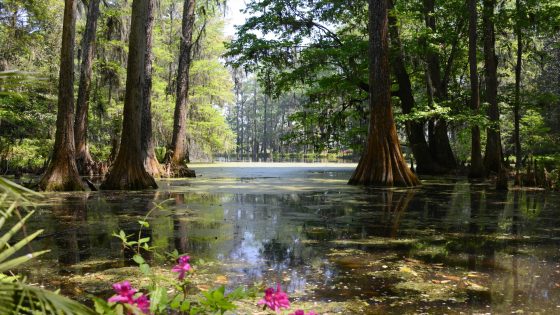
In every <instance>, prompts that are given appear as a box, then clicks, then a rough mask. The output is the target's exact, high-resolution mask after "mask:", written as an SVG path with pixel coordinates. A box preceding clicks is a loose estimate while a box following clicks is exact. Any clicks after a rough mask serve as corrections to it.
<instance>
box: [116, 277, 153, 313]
mask: <svg viewBox="0 0 560 315" xmlns="http://www.w3.org/2000/svg"><path fill="white" fill-rule="evenodd" d="M113 290H115V292H117V295H115V296H112V297H111V298H109V300H108V301H109V303H123V304H129V305H134V306H136V307H137V308H138V309H139V310H140V311H142V313H144V314H149V313H150V300H149V299H148V297H147V296H145V295H144V294H141V295H140V296H138V297H137V298H134V294H136V292H138V291H137V290H136V289H134V288H133V287H131V286H130V282H128V281H123V282H119V283H115V284H113ZM128 314H132V313H131V312H128Z"/></svg>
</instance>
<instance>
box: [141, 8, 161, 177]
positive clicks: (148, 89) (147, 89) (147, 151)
mask: <svg viewBox="0 0 560 315" xmlns="http://www.w3.org/2000/svg"><path fill="white" fill-rule="evenodd" d="M150 11H151V12H153V9H151V10H150ZM153 24H154V16H153V13H152V14H150V15H149V16H148V20H147V21H146V28H147V31H146V50H145V60H146V63H145V64H144V86H143V90H144V91H143V93H144V97H143V106H142V132H141V146H142V160H143V163H144V168H145V169H146V172H148V174H150V175H151V176H152V177H158V178H159V177H161V175H162V174H163V169H162V167H161V165H160V164H159V161H158V160H157V158H156V152H155V148H154V138H153V135H152V28H153Z"/></svg>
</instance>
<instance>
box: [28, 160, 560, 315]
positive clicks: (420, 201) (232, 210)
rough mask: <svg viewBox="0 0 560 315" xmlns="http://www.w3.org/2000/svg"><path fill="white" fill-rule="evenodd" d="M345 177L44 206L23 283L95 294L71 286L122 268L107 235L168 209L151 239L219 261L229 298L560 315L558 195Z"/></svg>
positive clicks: (303, 169)
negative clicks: (266, 289)
mask: <svg viewBox="0 0 560 315" xmlns="http://www.w3.org/2000/svg"><path fill="white" fill-rule="evenodd" d="M353 167H354V165H349V164H346V165H344V164H336V165H334V164H274V165H272V164H244V163H224V164H214V165H194V166H193V168H194V169H196V171H197V174H198V176H199V177H197V178H194V179H177V180H164V181H160V182H159V186H160V188H159V189H158V190H157V191H144V192H89V193H65V194H48V195H47V197H46V198H45V200H43V201H42V204H40V205H39V206H37V209H38V211H37V214H36V215H35V216H34V218H33V220H32V222H31V223H30V225H29V226H28V229H29V230H34V229H37V228H44V229H45V232H44V234H43V235H42V237H41V239H40V240H39V241H37V242H35V243H34V245H33V247H34V249H35V250H37V249H42V248H49V249H51V250H52V252H51V253H49V254H48V255H46V256H44V257H43V258H42V260H41V263H38V264H35V265H31V268H29V269H27V270H26V271H25V272H26V273H27V274H28V275H29V280H30V281H31V282H34V283H38V284H44V285H46V286H48V287H51V288H52V287H59V288H61V289H62V291H63V292H65V293H66V294H71V295H80V294H86V293H94V294H96V293H98V292H88V291H87V289H85V288H80V284H76V283H72V281H71V279H72V277H76V276H80V275H90V274H93V275H95V274H96V273H100V272H103V271H104V270H107V269H110V268H117V267H122V266H125V265H127V263H126V262H127V261H128V260H129V258H130V254H128V253H127V252H123V250H122V246H121V243H120V241H119V240H118V239H117V238H115V237H112V236H111V234H112V233H113V232H116V231H119V230H121V229H122V230H124V231H126V232H127V233H137V232H138V223H137V221H138V220H139V219H141V218H142V217H143V216H144V215H145V214H146V212H147V211H148V210H149V209H151V208H152V207H153V204H154V203H161V202H163V201H165V200H168V199H170V200H168V201H167V202H165V205H166V210H161V211H160V210H158V211H155V212H154V213H153V215H152V216H151V218H150V219H149V221H150V228H149V229H147V230H146V231H145V235H147V236H150V237H151V239H152V242H153V245H155V246H157V248H158V250H157V251H158V252H160V253H163V252H166V251H172V250H173V249H177V250H178V251H179V252H181V253H188V254H189V255H191V256H192V257H196V258H202V259H205V260H206V261H212V262H216V264H214V265H213V266H214V267H213V268H212V271H211V272H213V273H215V274H216V275H226V276H227V285H228V287H230V288H231V287H235V286H237V285H240V284H248V285H250V284H253V283H256V282H264V283H265V284H268V285H273V284H275V283H281V284H282V285H283V286H284V287H285V288H286V290H287V291H288V292H289V293H290V294H293V295H299V296H300V299H301V300H303V301H313V300H314V301H319V302H333V303H334V302H349V305H350V304H353V305H355V304H358V305H360V306H359V307H360V308H359V309H361V310H362V312H363V313H369V314H387V313H395V314H402V313H422V312H426V313H461V312H464V313H470V312H474V313H511V312H541V313H543V314H551V313H560V260H559V259H560V247H559V246H558V245H559V243H560V222H559V221H560V216H559V215H558V214H559V208H558V207H559V205H560V198H559V197H560V195H558V194H554V193H547V192H543V191H523V190H522V191H513V190H512V191H509V192H496V191H495V190H493V189H492V187H491V185H484V184H469V183H468V182H467V181H466V180H462V179H452V178H448V179H438V180H435V179H433V180H425V181H424V182H423V184H424V185H423V186H422V187H420V188H416V189H409V190H407V189H386V190H384V189H372V188H363V187H352V186H348V185H346V181H347V179H348V177H349V176H350V174H351V172H352V170H353ZM159 262H160V260H158V259H157V257H156V256H153V264H158V263H159ZM100 294H107V292H105V293H100ZM338 311H339V312H341V313H347V314H349V313H350V309H344V308H342V309H338Z"/></svg>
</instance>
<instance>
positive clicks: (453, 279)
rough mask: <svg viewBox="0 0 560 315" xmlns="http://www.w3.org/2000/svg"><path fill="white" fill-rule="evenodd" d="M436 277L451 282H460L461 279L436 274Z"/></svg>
mask: <svg viewBox="0 0 560 315" xmlns="http://www.w3.org/2000/svg"><path fill="white" fill-rule="evenodd" d="M436 276H439V277H442V278H444V279H447V280H451V281H461V278H459V277H457V276H449V275H444V274H441V273H439V274H436Z"/></svg>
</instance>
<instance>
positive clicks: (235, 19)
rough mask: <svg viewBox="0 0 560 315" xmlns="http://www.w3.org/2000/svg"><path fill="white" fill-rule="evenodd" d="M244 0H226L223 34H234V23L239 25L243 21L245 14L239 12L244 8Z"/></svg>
mask: <svg viewBox="0 0 560 315" xmlns="http://www.w3.org/2000/svg"><path fill="white" fill-rule="evenodd" d="M245 1H246V0H227V7H228V9H227V11H226V25H225V27H224V34H225V35H226V36H233V35H234V34H235V25H241V24H243V22H245V19H246V15H245V14H243V13H241V12H239V11H240V10H242V9H244V8H245Z"/></svg>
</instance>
